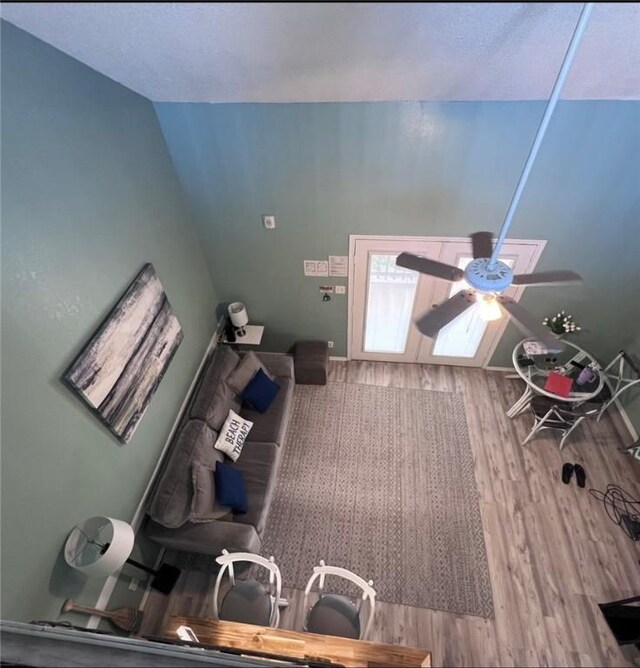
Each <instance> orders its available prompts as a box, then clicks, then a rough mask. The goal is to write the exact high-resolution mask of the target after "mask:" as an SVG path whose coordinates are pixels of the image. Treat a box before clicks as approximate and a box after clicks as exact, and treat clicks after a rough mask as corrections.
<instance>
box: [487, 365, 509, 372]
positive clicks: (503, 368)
mask: <svg viewBox="0 0 640 668" xmlns="http://www.w3.org/2000/svg"><path fill="white" fill-rule="evenodd" d="M482 369H483V371H509V372H511V373H515V372H516V370H515V369H514V368H513V367H512V366H483V367H482Z"/></svg>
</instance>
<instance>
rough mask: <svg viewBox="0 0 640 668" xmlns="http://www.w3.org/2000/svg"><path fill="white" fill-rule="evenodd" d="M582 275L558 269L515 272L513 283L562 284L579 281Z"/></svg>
mask: <svg viewBox="0 0 640 668" xmlns="http://www.w3.org/2000/svg"><path fill="white" fill-rule="evenodd" d="M581 281H582V276H580V274H576V272H575V271H566V270H564V269H558V270H557V271H536V272H534V273H533V274H517V275H516V276H514V277H513V282H512V284H513V285H562V284H564V283H580V282H581Z"/></svg>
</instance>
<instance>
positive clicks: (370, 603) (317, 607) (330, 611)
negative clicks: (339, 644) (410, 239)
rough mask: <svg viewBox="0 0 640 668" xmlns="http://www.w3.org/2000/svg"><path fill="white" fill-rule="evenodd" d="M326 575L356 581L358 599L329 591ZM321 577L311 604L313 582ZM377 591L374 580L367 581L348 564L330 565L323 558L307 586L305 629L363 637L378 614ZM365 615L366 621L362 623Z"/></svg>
mask: <svg viewBox="0 0 640 668" xmlns="http://www.w3.org/2000/svg"><path fill="white" fill-rule="evenodd" d="M327 576H337V577H339V578H342V579H344V580H348V581H349V582H352V583H353V584H355V585H356V586H357V587H358V588H359V589H360V590H361V591H362V593H361V595H360V596H359V598H358V602H357V603H354V602H353V601H352V600H351V599H350V598H349V597H347V596H341V595H338V594H327V593H325V591H324V586H325V579H326V577H327ZM316 580H317V581H318V596H319V597H318V600H317V601H316V603H315V604H314V605H313V606H312V607H311V608H308V599H309V594H310V592H311V589H312V587H313V585H314V583H315V582H316ZM375 604H376V591H375V589H374V588H373V581H372V580H369V581H368V582H367V581H365V580H364V579H363V578H361V577H360V576H359V575H356V574H355V573H352V572H351V571H349V570H347V569H346V568H340V567H338V566H327V565H326V564H325V563H324V561H320V565H319V566H316V567H315V568H314V569H313V575H312V576H311V578H309V582H307V586H306V588H305V590H304V604H303V610H308V612H307V615H306V619H305V621H304V625H303V627H304V630H305V631H310V632H311V633H321V634H323V635H330V636H341V637H343V638H355V639H357V640H364V639H365V638H366V637H367V635H368V633H369V630H370V629H371V623H372V621H373V616H374V614H375ZM363 618H364V620H365V621H364V624H363Z"/></svg>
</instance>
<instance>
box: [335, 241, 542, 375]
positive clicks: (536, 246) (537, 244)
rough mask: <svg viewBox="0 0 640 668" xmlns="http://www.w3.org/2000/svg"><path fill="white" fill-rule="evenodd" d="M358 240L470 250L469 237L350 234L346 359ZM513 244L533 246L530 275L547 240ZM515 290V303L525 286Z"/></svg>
mask: <svg viewBox="0 0 640 668" xmlns="http://www.w3.org/2000/svg"><path fill="white" fill-rule="evenodd" d="M360 240H370V241H398V240H404V241H407V243H410V242H412V241H413V242H416V243H421V242H429V241H432V242H441V243H444V242H463V241H466V242H468V243H469V249H471V240H470V239H469V237H442V236H437V237H418V236H412V235H407V236H405V235H396V234H393V235H389V234H386V235H385V234H350V235H349V277H348V278H349V280H348V291H347V297H348V299H347V309H348V314H347V359H348V360H350V359H351V338H352V334H353V326H354V325H353V302H354V293H353V289H354V282H355V281H354V275H355V271H354V269H355V257H356V243H357V242H358V241H360ZM507 242H508V243H514V244H522V245H528V246H533V252H532V255H531V261H530V263H529V266H528V267H527V269H526V271H524V272H522V273H527V274H528V273H531V272H532V271H533V270H534V268H535V267H536V265H537V264H538V261H539V260H540V257H541V256H542V253H543V251H544V249H545V247H546V245H547V240H546V239H506V240H505V243H507ZM512 287H513V288H515V292H514V296H513V298H514V300H515V301H520V298H521V297H522V294H523V293H524V290H525V288H526V287H527V286H524V285H523V286H518V287H515V286H512ZM509 320H510V318H506V317H505V318H502V321H501V322H500V326H499V327H498V328H497V329H496V330H495V333H494V335H493V340H492V341H491V344H490V345H489V347H488V349H487V354H486V357H485V359H484V361H483V363H482V365H481V368H483V369H484V368H486V367H487V366H488V365H489V361H490V360H491V358H492V357H493V354H494V352H495V350H496V348H497V346H498V343H499V341H500V339H501V338H502V335H503V334H504V332H505V330H506V328H507V325H508V324H509Z"/></svg>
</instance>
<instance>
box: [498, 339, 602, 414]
mask: <svg viewBox="0 0 640 668" xmlns="http://www.w3.org/2000/svg"><path fill="white" fill-rule="evenodd" d="M562 343H563V345H564V350H562V351H561V352H559V353H549V352H542V351H541V350H540V347H539V344H538V342H537V340H536V339H535V338H528V339H524V340H523V341H520V343H518V345H517V346H516V347H515V348H514V349H513V354H512V355H511V359H512V361H513V367H514V369H515V370H516V373H517V374H518V376H520V378H522V380H524V382H525V383H526V384H527V386H526V389H525V391H524V393H523V395H522V396H521V397H520V399H518V401H516V403H515V404H514V405H513V406H512V407H511V408H510V409H509V410H508V411H507V416H508V417H510V418H512V417H515V416H516V415H518V414H520V413H521V412H522V411H523V410H524V409H525V408H526V407H527V406H528V405H529V403H530V401H531V399H532V398H533V396H534V395H536V394H540V395H543V396H546V397H550V398H551V399H556V400H557V401H558V403H561V402H565V403H574V404H578V403H582V402H585V401H589V400H590V399H593V398H594V397H596V396H598V394H600V392H601V391H602V388H603V386H604V374H603V373H602V369H601V368H600V364H599V362H598V360H597V359H596V358H595V357H594V356H593V355H591V354H590V353H588V352H587V351H586V350H583V349H582V348H580V346H577V345H576V344H575V343H571V342H570V341H567V340H565V339H563V341H562ZM574 363H575V364H574ZM582 367H590V368H591V371H592V372H593V374H594V378H593V379H592V380H590V381H588V382H586V383H584V384H581V385H580V384H578V382H577V378H578V375H579V374H580V371H581V370H582ZM552 371H555V372H556V373H559V374H562V375H563V376H569V377H570V378H573V379H574V383H573V386H572V388H571V391H570V392H569V396H562V395H559V394H555V393H554V392H550V391H549V390H547V389H545V387H544V386H545V383H546V382H547V378H548V377H549V374H550V373H551V372H552Z"/></svg>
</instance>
